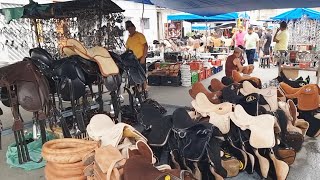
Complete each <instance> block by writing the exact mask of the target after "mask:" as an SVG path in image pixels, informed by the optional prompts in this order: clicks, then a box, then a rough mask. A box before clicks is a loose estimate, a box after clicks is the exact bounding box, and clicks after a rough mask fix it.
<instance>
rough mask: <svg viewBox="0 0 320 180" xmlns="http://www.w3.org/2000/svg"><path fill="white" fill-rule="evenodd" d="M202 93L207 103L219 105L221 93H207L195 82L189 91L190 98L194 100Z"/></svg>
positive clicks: (201, 85)
mask: <svg viewBox="0 0 320 180" xmlns="http://www.w3.org/2000/svg"><path fill="white" fill-rule="evenodd" d="M200 92H201V93H203V94H205V95H206V96H207V97H208V99H209V101H210V102H212V103H214V104H219V103H221V100H220V97H221V95H222V93H221V91H216V92H210V91H208V90H207V89H206V88H205V87H204V86H203V84H202V83H201V82H197V83H195V84H194V85H192V88H191V89H190V90H189V94H190V96H191V97H192V98H193V99H195V98H196V96H197V94H198V93H200Z"/></svg>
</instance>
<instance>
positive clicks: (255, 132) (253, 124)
mask: <svg viewBox="0 0 320 180" xmlns="http://www.w3.org/2000/svg"><path fill="white" fill-rule="evenodd" d="M230 117H231V120H232V122H233V123H234V124H235V125H236V126H238V127H240V129H242V130H243V131H244V130H246V129H249V130H250V131H251V134H250V138H249V143H250V145H251V146H252V147H254V148H272V147H273V146H274V145H275V135H274V123H275V117H274V116H272V115H270V114H263V115H259V116H251V115H249V114H248V113H247V112H246V111H245V110H244V109H243V107H242V106H241V105H236V106H235V109H234V113H232V114H231V115H230Z"/></svg>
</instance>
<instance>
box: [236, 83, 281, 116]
mask: <svg viewBox="0 0 320 180" xmlns="http://www.w3.org/2000/svg"><path fill="white" fill-rule="evenodd" d="M240 92H241V94H243V95H245V96H246V95H248V94H251V93H257V94H260V95H262V96H263V97H264V99H265V100H266V101H267V103H268V104H269V106H270V110H271V111H275V110H277V109H278V99H277V88H276V87H268V88H265V89H258V88H255V87H254V86H253V85H252V84H251V83H250V82H248V81H244V82H243V84H242V88H241V89H240Z"/></svg>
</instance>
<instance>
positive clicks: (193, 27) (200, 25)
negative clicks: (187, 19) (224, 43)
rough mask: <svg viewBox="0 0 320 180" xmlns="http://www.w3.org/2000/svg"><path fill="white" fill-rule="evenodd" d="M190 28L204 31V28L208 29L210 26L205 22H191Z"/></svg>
mask: <svg viewBox="0 0 320 180" xmlns="http://www.w3.org/2000/svg"><path fill="white" fill-rule="evenodd" d="M191 29H192V30H197V31H205V30H210V26H209V25H205V24H192V25H191Z"/></svg>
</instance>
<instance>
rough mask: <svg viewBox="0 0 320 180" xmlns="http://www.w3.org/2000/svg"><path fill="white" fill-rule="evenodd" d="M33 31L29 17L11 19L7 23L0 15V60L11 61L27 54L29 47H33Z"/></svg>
mask: <svg viewBox="0 0 320 180" xmlns="http://www.w3.org/2000/svg"><path fill="white" fill-rule="evenodd" d="M32 36H33V33H32V32H31V27H30V20H29V19H18V20H13V21H11V22H10V23H9V24H6V23H5V21H4V16H0V54H1V57H0V60H1V62H7V63H12V62H16V61H21V60H22V59H23V58H24V57H26V56H28V52H29V49H30V47H34V46H33V45H34V44H33V39H34V37H32Z"/></svg>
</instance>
